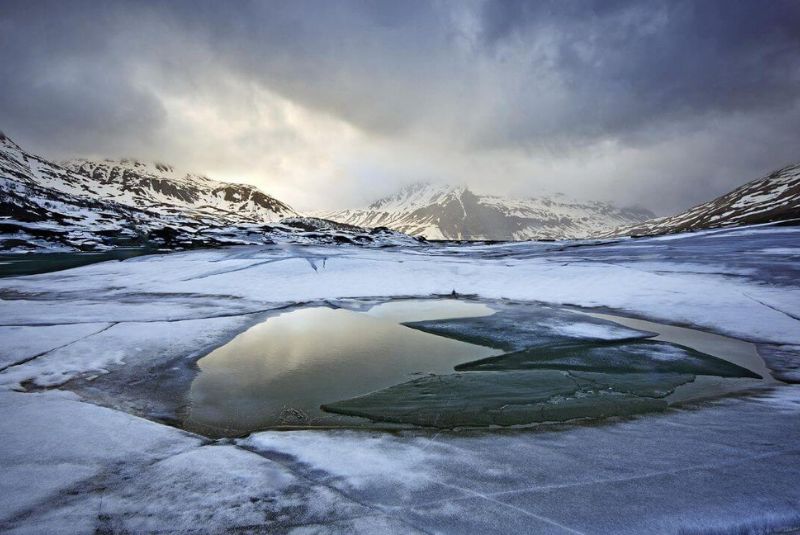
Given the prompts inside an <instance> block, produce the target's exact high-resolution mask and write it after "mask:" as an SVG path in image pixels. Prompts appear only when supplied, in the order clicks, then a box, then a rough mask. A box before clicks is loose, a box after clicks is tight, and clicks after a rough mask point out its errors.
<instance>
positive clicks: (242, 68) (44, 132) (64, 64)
mask: <svg viewBox="0 0 800 535" xmlns="http://www.w3.org/2000/svg"><path fill="white" fill-rule="evenodd" d="M798 28H800V2H797V1H796V0H771V1H769V2H763V1H756V0H752V1H736V0H696V1H686V0H670V1H656V0H653V1H641V0H636V1H633V0H626V1H622V0H602V1H600V0H598V1H589V0H584V1H580V2H574V1H566V0H559V1H555V0H541V1H537V2H532V1H518V0H491V1H477V0H476V1H474V2H468V1H453V2H445V1H430V2H422V1H403V2H397V1H394V0H385V1H369V0H352V1H337V2H331V1H321V0H320V1H272V2H262V1H246V0H242V1H237V2H211V1H192V2H177V1H173V2H161V3H154V2H134V1H127V2H99V1H98V2H77V1H75V2H62V1H59V2H4V3H3V4H2V5H0V80H1V82H0V83H2V92H0V127H1V128H3V129H5V130H7V131H8V132H9V133H10V134H11V135H12V136H15V135H16V136H18V137H20V141H23V142H29V143H32V144H33V145H34V146H35V147H36V148H37V149H39V150H42V151H45V152H47V151H53V152H58V153H59V154H64V153H68V152H70V151H72V152H94V153H102V152H111V153H119V152H121V151H122V152H131V151H141V152H145V153H147V152H148V151H150V152H152V151H153V150H155V149H154V148H153V147H154V146H155V145H158V146H159V147H160V148H159V150H161V152H162V154H163V152H164V151H167V152H168V151H169V150H173V151H178V150H183V149H181V148H179V147H178V146H177V145H174V144H172V143H173V141H171V140H170V139H169V138H168V137H165V134H164V131H165V128H166V125H169V124H173V123H171V122H170V121H173V120H174V119H175V117H174V114H175V113H176V112H174V111H172V112H171V111H170V107H169V106H170V105H169V102H167V100H168V99H167V96H169V95H175V94H184V95H194V94H201V93H202V94H207V95H209V96H208V99H210V100H214V101H215V102H218V103H219V106H220V107H221V108H223V109H226V110H227V109H229V108H230V109H232V108H235V107H236V103H235V102H234V103H231V102H230V99H231V98H233V97H231V96H230V95H229V94H228V93H227V92H226V88H225V87H224V85H225V84H226V83H231V84H239V85H247V84H253V85H254V86H257V87H261V88H264V89H265V90H267V91H269V92H271V93H274V94H276V95H280V96H281V97H282V98H285V99H288V100H290V101H292V102H294V103H297V104H298V105H300V106H302V107H303V108H304V109H308V110H312V111H314V112H316V113H322V114H324V115H326V116H331V117H335V118H338V119H341V120H343V121H346V122H347V123H349V124H351V125H354V126H355V127H356V128H358V129H359V130H360V131H362V132H365V133H367V134H368V135H371V136H374V137H377V138H380V139H384V140H389V142H395V143H397V144H398V146H400V145H409V144H413V143H417V144H418V145H421V146H423V147H424V150H421V151H420V159H421V160H422V159H424V158H428V159H429V160H430V161H436V163H437V166H432V167H431V172H434V170H435V169H441V168H443V167H446V166H447V164H452V163H453V161H454V160H456V159H458V158H460V157H462V156H463V155H464V154H469V155H470V156H473V155H481V154H487V155H488V156H486V158H489V159H490V158H495V157H496V156H492V155H496V154H509V153H513V154H516V155H517V157H520V158H526V157H529V158H531V159H532V160H536V161H538V162H540V163H542V162H544V164H545V167H549V168H551V169H554V173H555V174H556V175H558V172H559V170H560V169H561V168H563V167H564V165H562V164H563V163H564V162H567V163H570V162H572V161H573V160H574V159H581V158H585V159H587V161H588V163H587V164H586V165H585V170H584V171H581V172H580V173H578V172H577V171H576V173H575V174H574V176H573V175H567V174H564V175H563V180H562V181H566V182H570V181H573V182H574V184H573V185H572V187H571V189H572V190H573V191H579V190H582V191H586V192H588V194H589V195H595V196H603V195H605V196H606V197H609V196H613V195H608V192H607V191H606V190H607V189H608V188H609V187H611V186H612V185H613V186H614V187H616V188H618V189H619V190H621V191H626V192H639V194H638V195H639V197H637V198H634V199H628V200H634V201H635V200H640V201H643V202H644V203H645V204H648V205H650V206H651V207H653V208H657V209H658V208H659V207H656V206H653V204H654V203H653V202H652V201H651V198H652V196H653V194H654V193H658V194H659V195H661V193H662V192H663V190H665V187H666V186H665V185H664V184H667V183H669V182H674V185H672V186H670V187H671V188H672V189H671V190H670V191H671V192H672V193H671V194H669V195H666V197H667V198H668V199H669V200H668V201H667V202H668V204H669V209H678V208H682V207H685V206H686V205H687V204H690V203H692V202H697V201H701V200H704V199H705V198H706V197H708V196H711V195H715V194H718V193H721V192H723V191H725V190H726V189H730V188H731V187H734V186H736V185H738V184H739V183H741V182H742V181H743V180H745V179H748V178H754V177H755V176H757V174H758V173H761V172H764V171H767V170H769V169H770V168H771V167H776V166H778V165H781V164H784V163H788V162H789V161H793V160H799V159H800V154H798V147H800V128H798V127H797V126H796V125H797V124H800V105H798V98H799V97H800V30H798ZM226 98H227V99H228V100H226ZM171 113H172V115H170V114H171ZM231 113H233V112H231ZM232 119H233V117H232ZM232 122H233V121H232ZM756 133H757V135H756ZM203 134H204V133H203V132H186V134H185V138H186V139H184V140H183V145H181V146H182V147H185V146H186V145H187V143H190V142H191V139H192V136H202V135H203ZM287 136H290V134H287ZM682 140H694V141H685V142H683V141H682ZM697 140H702V143H701V142H699V141H697ZM682 142H683V143H693V146H689V145H686V146H684V145H682V144H681V143H682ZM701 145H702V146H704V147H708V148H707V150H706V151H705V152H704V153H702V154H698V153H697V147H698V146H701ZM598 147H605V148H603V149H598ZM437 151H438V152H437ZM602 151H606V152H604V153H603V154H602V159H603V161H605V162H606V163H605V165H606V170H605V175H604V174H603V173H604V172H603V171H602V170H601V169H600V167H599V166H597V167H593V164H592V161H591V158H590V157H588V156H586V155H587V154H597V153H600V152H602ZM632 151H633V152H634V153H635V155H636V156H635V157H632V156H629V154H630V153H631V152H632ZM647 151H651V152H650V153H648V152H647ZM653 151H661V152H659V153H658V154H656V153H655V152H653ZM669 151H672V152H671V153H670V152H669ZM688 153H691V154H692V157H691V158H685V157H681V155H682V154H688ZM666 154H671V155H672V158H673V159H672V160H670V161H668V162H665V161H664V155H666ZM475 157H477V156H475ZM498 158H499V157H498ZM615 158H616V159H615ZM598 159H599V157H598ZM487 161H488V160H487ZM609 161H610V162H611V163H608V162H609ZM653 161H659V162H661V163H660V164H659V165H654V164H653V163H652V162H653ZM548 162H549V163H548ZM395 163H396V162H392V161H385V162H381V163H380V165H381V166H382V169H381V171H382V172H383V174H384V175H388V176H391V175H392V172H391V166H392V165H394V164H395ZM490 164H491V162H489V163H487V165H486V168H491V167H492V165H490ZM454 165H455V164H454ZM667 169H669V178H668V179H667V178H659V176H660V175H658V176H656V175H654V173H656V174H657V173H664V172H665V171H666V170H667ZM615 170H619V171H618V173H619V176H616V175H614V173H615V172H616V171H615ZM595 171H596V172H595ZM520 173H521V172H520ZM612 175H614V177H613V180H612V178H610V177H611V176H612ZM604 177H605V178H604ZM450 178H452V177H450ZM465 180H468V181H469V180H471V181H473V182H474V181H475V180H478V179H476V178H475V177H465ZM483 180H485V182H486V187H485V188H483V189H491V188H492V187H499V188H500V189H503V186H504V185H505V186H509V188H510V184H511V183H512V182H513V184H514V189H515V190H518V191H523V190H525V187H524V180H525V179H524V178H521V176H519V175H517V176H515V177H503V176H486V177H484V178H483ZM542 180H546V177H544V179H542V178H541V177H540V179H539V181H538V182H537V181H535V180H531V184H530V187H529V190H530V193H534V192H535V191H534V190H535V187H536V186H537V185H538V184H540V183H541V182H542ZM659 180H662V182H663V183H658V181H659ZM504 181H505V182H504ZM520 181H523V184H522V185H520ZM560 189H567V190H570V187H565V188H560ZM662 197H663V196H662Z"/></svg>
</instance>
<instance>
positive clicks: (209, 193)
mask: <svg viewBox="0 0 800 535" xmlns="http://www.w3.org/2000/svg"><path fill="white" fill-rule="evenodd" d="M61 166H62V167H64V168H65V169H67V170H68V171H72V173H69V174H67V175H63V176H60V177H58V178H57V180H51V181H47V180H46V179H47V178H48V177H47V176H46V175H45V177H44V178H45V181H44V183H43V185H46V186H49V187H52V188H54V189H60V190H61V191H68V192H70V193H87V194H90V195H91V196H94V197H102V198H105V199H108V200H113V201H115V202H118V203H120V204H124V205H127V206H132V207H135V208H142V209H147V210H154V211H157V212H160V213H182V214H184V215H189V214H191V215H195V216H198V217H204V216H212V217H214V218H216V219H218V220H223V221H228V222H233V223H242V222H248V223H269V222H275V221H278V220H280V219H281V218H283V217H291V216H296V215H298V214H297V213H296V212H295V211H294V210H292V209H291V208H290V207H289V206H287V205H286V204H284V203H282V202H281V201H279V200H277V199H275V198H273V197H270V196H269V195H267V194H265V193H263V192H262V191H260V190H259V189H258V188H255V187H253V186H248V185H245V184H232V183H229V182H219V181H216V180H211V179H210V178H207V177H204V176H201V175H192V174H185V175H181V174H180V173H176V172H175V170H174V169H173V167H172V166H170V165H166V164H160V163H155V164H147V163H143V162H139V161H136V160H119V161H114V160H103V161H91V160H83V159H81V160H71V161H67V162H63V163H62V164H61Z"/></svg>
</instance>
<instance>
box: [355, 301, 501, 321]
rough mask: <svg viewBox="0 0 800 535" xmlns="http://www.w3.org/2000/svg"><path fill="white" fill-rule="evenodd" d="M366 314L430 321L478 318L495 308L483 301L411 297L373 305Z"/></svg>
mask: <svg viewBox="0 0 800 535" xmlns="http://www.w3.org/2000/svg"><path fill="white" fill-rule="evenodd" d="M365 314H367V315H369V316H372V317H376V318H382V319H385V320H390V321H395V322H398V323H401V322H405V321H430V320H440V319H449V318H478V317H481V316H490V315H492V314H494V310H492V309H491V308H489V307H488V306H486V305H484V304H483V303H470V302H467V301H458V300H456V299H446V300H442V299H438V300H436V299H428V300H417V299H409V300H406V301H392V302H389V303H383V304H380V305H377V306H374V307H372V308H371V309H369V310H368V311H366V312H365Z"/></svg>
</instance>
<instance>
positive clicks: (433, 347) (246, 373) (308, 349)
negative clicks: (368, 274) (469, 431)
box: [186, 300, 499, 434]
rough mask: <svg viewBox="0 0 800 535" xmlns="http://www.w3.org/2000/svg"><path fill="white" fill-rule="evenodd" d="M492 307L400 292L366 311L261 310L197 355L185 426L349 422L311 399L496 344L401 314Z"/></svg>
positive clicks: (454, 313) (438, 368)
mask: <svg viewBox="0 0 800 535" xmlns="http://www.w3.org/2000/svg"><path fill="white" fill-rule="evenodd" d="M417 306H419V314H416V313H415V311H416V310H417V309H416V307H417ZM492 313H493V310H492V309H490V308H489V307H487V306H486V305H483V304H477V303H467V302H462V301H456V300H425V301H414V300H408V301H396V302H392V303H385V304H382V305H378V306H376V307H374V308H372V309H371V310H370V311H369V312H367V313H363V312H353V311H350V310H345V309H332V308H327V307H312V308H302V309H297V310H293V311H291V312H286V313H283V314H280V315H278V316H275V317H272V318H269V319H267V320H266V321H264V322H262V323H260V324H258V325H255V326H254V327H251V328H250V329H248V330H247V331H245V332H243V333H241V334H240V335H238V336H237V337H236V338H234V339H233V340H231V341H230V342H229V343H227V344H226V345H224V346H222V347H220V348H218V349H216V350H215V351H213V352H211V353H210V354H208V355H207V356H205V357H203V358H202V359H200V360H199V361H198V367H199V368H200V373H199V374H198V376H197V377H196V378H195V380H194V382H193V383H192V386H191V389H190V393H189V408H188V412H189V414H188V417H187V420H186V425H187V426H188V427H189V428H197V429H201V430H206V432H208V430H207V428H232V429H235V430H238V431H240V432H242V431H250V430H253V429H260V428H265V427H270V426H276V425H281V424H304V425H336V423H337V422H341V421H343V420H344V421H347V422H348V423H349V424H350V425H352V421H353V420H352V419H347V418H345V417H341V416H336V415H329V414H327V413H324V412H322V411H321V410H320V409H319V406H320V405H321V404H323V403H330V402H332V401H336V400H338V399H345V398H349V397H353V396H358V395H362V394H367V393H369V392H372V391H374V390H378V389H381V388H385V387H388V386H391V385H394V384H397V383H400V382H404V381H407V380H409V379H411V378H412V377H413V374H415V373H436V374H445V373H452V372H453V366H455V365H456V364H460V363H462V362H467V361H470V360H474V359H479V358H485V357H488V356H492V355H496V354H498V353H499V351H497V350H494V349H490V348H486V347H482V346H477V345H473V344H468V343H465V342H460V341H457V340H451V339H448V338H443V337H439V336H435V335H432V334H428V333H424V332H421V331H417V330H413V329H409V328H407V327H404V326H402V325H400V324H399V322H400V321H410V320H417V319H430V318H449V317H465V316H486V315H489V314H492ZM287 415H289V416H290V417H287ZM212 434H213V433H212Z"/></svg>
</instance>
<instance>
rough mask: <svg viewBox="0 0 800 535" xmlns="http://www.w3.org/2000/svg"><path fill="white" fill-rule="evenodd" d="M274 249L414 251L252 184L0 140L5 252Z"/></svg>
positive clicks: (0, 221) (402, 238)
mask: <svg viewBox="0 0 800 535" xmlns="http://www.w3.org/2000/svg"><path fill="white" fill-rule="evenodd" d="M275 242H289V243H311V244H331V243H333V244H338V243H352V244H359V245H376V246H383V245H396V244H406V245H410V244H416V243H418V242H417V241H416V240H414V239H413V238H411V237H409V236H406V235H403V234H401V233H399V232H396V231H391V230H388V229H365V228H359V227H356V226H353V225H347V224H341V223H336V222H333V221H324V220H321V219H318V218H309V217H301V216H300V215H299V214H297V212H295V211H294V210H292V209H291V208H290V207H289V206H288V205H286V204H285V203H282V202H281V201H279V200H277V199H275V198H273V197H270V196H269V195H267V194H266V193H263V192H262V191H260V190H258V189H257V188H255V187H253V186H247V185H243V184H232V183H228V182H217V181H214V180H211V179H209V178H206V177H203V176H199V175H192V174H186V175H180V174H178V173H175V171H174V170H173V168H172V167H170V166H168V165H165V164H144V163H142V162H138V161H135V160H120V161H111V160H103V161H90V160H73V161H69V162H65V163H63V164H61V165H59V164H55V163H53V162H50V161H47V160H45V159H44V158H41V157H38V156H35V155H33V154H30V153H28V152H26V151H24V150H23V149H22V148H20V147H19V145H17V144H16V143H14V142H13V141H12V140H11V139H9V138H8V137H7V136H5V135H4V134H2V133H0V251H7V252H27V251H74V250H92V251H97V250H104V249H109V248H114V247H124V246H136V247H141V246H146V247H155V248H166V249H180V248H189V247H210V246H219V245H232V244H269V243H275Z"/></svg>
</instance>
